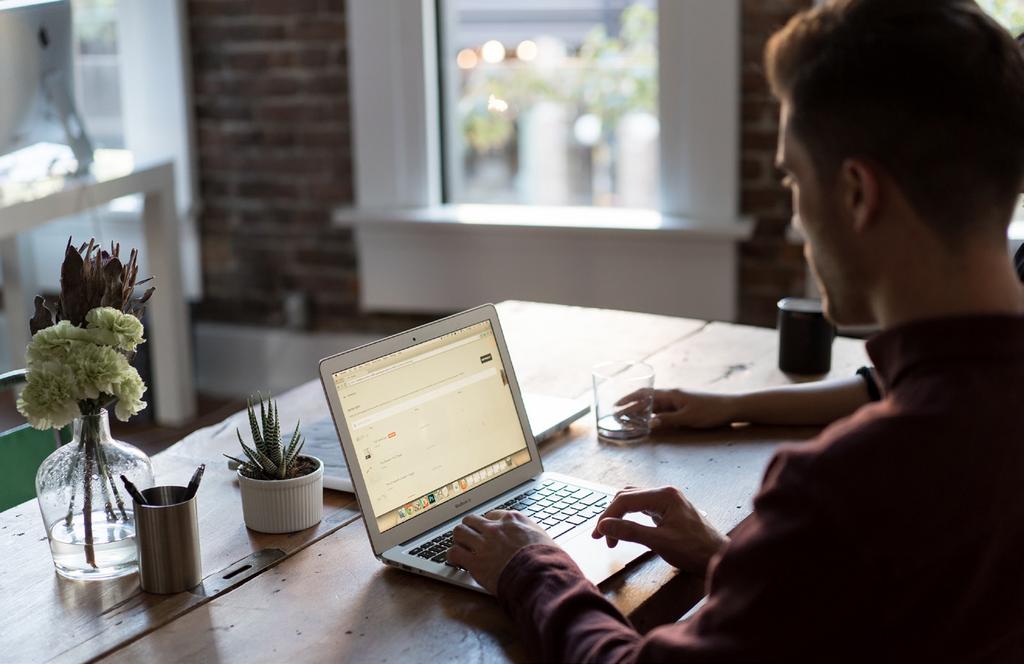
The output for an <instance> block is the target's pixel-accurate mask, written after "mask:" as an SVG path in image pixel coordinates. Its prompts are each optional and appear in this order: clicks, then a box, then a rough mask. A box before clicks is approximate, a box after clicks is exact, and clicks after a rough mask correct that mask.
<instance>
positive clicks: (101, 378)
mask: <svg viewBox="0 0 1024 664" xmlns="http://www.w3.org/2000/svg"><path fill="white" fill-rule="evenodd" d="M67 364H68V366H69V367H71V370H72V371H73V372H74V374H75V380H76V381H77V382H78V389H79V398H84V399H97V398H99V396H100V395H101V394H111V395H112V394H113V393H114V386H115V385H117V384H118V383H120V382H121V381H123V380H125V379H127V378H128V375H129V372H134V371H135V370H134V369H132V367H131V365H130V364H128V360H127V359H126V358H125V356H124V355H122V354H121V353H119V352H118V351H116V350H114V349H113V348H111V347H110V346H96V345H94V344H87V343H76V344H75V345H74V346H73V347H72V349H71V352H70V353H69V354H68V358H67ZM136 375H138V374H137V373H136Z"/></svg>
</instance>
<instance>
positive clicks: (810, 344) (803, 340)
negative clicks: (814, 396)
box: [778, 297, 836, 375]
mask: <svg viewBox="0 0 1024 664" xmlns="http://www.w3.org/2000/svg"><path fill="white" fill-rule="evenodd" d="M778 307H779V322H778V329H779V369H781V370H782V371H785V372H786V373H791V374H804V375H820V374H826V373H828V372H829V369H831V368H832V340H833V339H834V338H835V336H836V328H835V327H834V326H833V325H832V323H831V322H829V320H828V319H827V318H825V314H824V312H823V311H822V308H821V300H813V299H809V298H801V297H787V298H783V299H781V300H779V304H778Z"/></svg>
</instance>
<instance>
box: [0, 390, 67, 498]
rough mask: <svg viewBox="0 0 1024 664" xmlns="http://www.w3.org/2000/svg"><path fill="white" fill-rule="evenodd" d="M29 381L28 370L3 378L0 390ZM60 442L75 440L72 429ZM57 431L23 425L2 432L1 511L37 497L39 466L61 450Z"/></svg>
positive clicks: (63, 435)
mask: <svg viewBox="0 0 1024 664" xmlns="http://www.w3.org/2000/svg"><path fill="white" fill-rule="evenodd" d="M24 382H25V371H23V370H19V371H11V372H8V373H5V374H2V375H0V390H5V389H13V388H15V387H18V386H19V385H22V384H24ZM58 436H59V440H60V441H61V442H62V443H66V442H68V441H69V440H71V429H70V427H65V428H64V429H61V431H60V432H59V433H58ZM57 439H58V438H56V437H55V436H54V432H53V431H40V430H38V429H33V428H32V427H31V426H29V425H28V424H21V425H19V426H16V427H14V428H13V429H9V430H7V431H4V432H2V433H0V511H3V510H6V509H8V508H11V507H14V506H15V505H20V504H21V503H23V502H25V501H26V500H31V499H32V498H35V496H36V471H37V470H39V464H41V463H42V462H43V459H45V458H46V457H48V456H49V455H50V453H52V452H53V451H54V450H55V449H57Z"/></svg>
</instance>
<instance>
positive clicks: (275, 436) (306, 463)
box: [224, 395, 324, 533]
mask: <svg viewBox="0 0 1024 664" xmlns="http://www.w3.org/2000/svg"><path fill="white" fill-rule="evenodd" d="M259 402H260V416H259V419H257V418H256V409H255V407H254V405H253V402H252V400H251V399H250V400H249V405H248V409H249V428H250V429H251V430H252V445H251V446H250V445H246V444H245V441H244V440H242V433H241V432H240V431H238V430H237V429H236V430H235V433H236V434H237V435H238V442H239V443H240V444H241V445H242V451H243V452H244V453H245V459H238V458H235V457H233V456H230V455H228V454H225V455H224V456H226V457H227V458H228V459H231V460H232V461H234V462H235V463H237V464H238V471H237V472H238V483H239V486H240V487H241V489H242V514H243V516H244V517H245V525H246V526H248V527H249V528H250V529H252V530H255V531H257V532H261V533H291V532H295V531H297V530H303V529H305V528H309V527H310V526H315V525H316V524H318V523H320V519H321V518H322V517H323V511H324V502H323V495H324V464H323V462H322V461H321V460H320V459H317V458H316V457H313V456H307V455H304V454H300V452H302V445H303V442H304V441H303V439H302V435H301V434H300V433H299V424H298V423H296V425H295V431H294V433H292V436H291V439H290V440H289V441H288V442H287V443H285V442H284V441H283V440H282V439H281V420H280V417H279V416H278V412H277V404H276V403H274V402H273V401H269V400H268V403H267V404H266V405H264V402H263V396H262V395H259Z"/></svg>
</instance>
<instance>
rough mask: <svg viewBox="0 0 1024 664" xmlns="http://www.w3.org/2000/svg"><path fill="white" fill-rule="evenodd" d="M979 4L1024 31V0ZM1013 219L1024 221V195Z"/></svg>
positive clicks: (985, 0) (981, 1)
mask: <svg viewBox="0 0 1024 664" xmlns="http://www.w3.org/2000/svg"><path fill="white" fill-rule="evenodd" d="M978 5H979V6H980V7H981V8H982V9H984V10H985V11H986V12H988V13H989V14H990V15H991V16H992V18H994V19H995V20H997V21H999V23H1000V25H1002V26H1003V27H1004V28H1006V29H1007V30H1009V31H1010V34H1012V35H1014V36H1016V35H1020V34H1021V33H1024V0H978ZM1013 219H1014V221H1015V222H1024V197H1021V199H1020V200H1019V201H1018V205H1017V208H1016V211H1015V212H1014V214H1013ZM1016 225H1020V223H1018V224H1016ZM1010 233H1011V235H1013V234H1014V233H1015V230H1014V229H1013V228H1011V230H1010Z"/></svg>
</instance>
